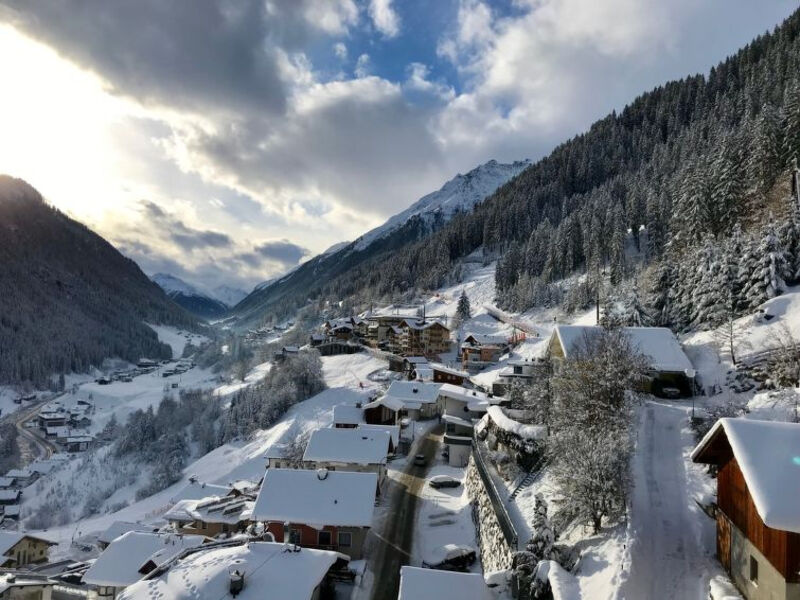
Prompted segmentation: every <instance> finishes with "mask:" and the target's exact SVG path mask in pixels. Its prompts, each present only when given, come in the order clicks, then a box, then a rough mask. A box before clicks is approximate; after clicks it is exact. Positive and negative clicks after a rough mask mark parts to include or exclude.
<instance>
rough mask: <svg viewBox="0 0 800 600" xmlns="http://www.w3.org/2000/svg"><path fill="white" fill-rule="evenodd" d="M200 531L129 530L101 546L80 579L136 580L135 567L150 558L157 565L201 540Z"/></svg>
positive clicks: (102, 582)
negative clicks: (98, 554) (186, 533)
mask: <svg viewBox="0 0 800 600" xmlns="http://www.w3.org/2000/svg"><path fill="white" fill-rule="evenodd" d="M205 539H206V538H205V537H203V536H202V535H175V534H159V533H145V532H141V531H129V532H128V533H126V534H124V535H122V536H120V537H118V538H117V539H115V540H114V541H113V542H111V544H109V546H108V548H106V549H105V550H103V552H102V553H101V554H100V556H98V557H97V560H96V561H94V564H93V565H92V566H91V567H89V570H88V571H86V574H85V575H84V576H83V580H84V581H85V582H87V583H92V584H94V585H110V586H114V587H123V586H127V585H131V584H132V583H135V582H137V581H139V580H140V579H141V578H142V577H143V575H142V573H140V572H139V569H141V568H142V566H143V565H144V564H145V563H146V562H147V561H148V560H152V561H153V562H154V563H155V564H156V565H161V564H164V563H165V562H167V561H168V560H170V559H171V558H173V557H174V556H176V555H177V554H178V553H180V552H182V551H183V550H186V549H187V548H194V547H196V546H199V545H200V544H202V543H203V542H204V541H205Z"/></svg>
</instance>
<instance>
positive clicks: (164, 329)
mask: <svg viewBox="0 0 800 600" xmlns="http://www.w3.org/2000/svg"><path fill="white" fill-rule="evenodd" d="M147 326H148V327H150V329H152V330H153V331H155V332H156V333H157V334H158V339H159V340H160V341H162V342H164V343H165V344H169V345H170V347H171V348H172V358H180V357H181V356H183V349H184V348H185V347H186V344H193V345H195V346H199V345H200V344H203V343H205V342H207V341H208V338H207V337H206V336H204V335H200V334H199V333H192V332H191V331H184V330H182V329H177V328H176V327H171V326H169V325H151V324H150V323H147Z"/></svg>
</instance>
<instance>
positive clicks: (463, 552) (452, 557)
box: [422, 544, 477, 571]
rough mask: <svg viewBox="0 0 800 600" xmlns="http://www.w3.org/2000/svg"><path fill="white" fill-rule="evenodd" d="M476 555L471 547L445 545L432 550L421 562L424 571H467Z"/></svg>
mask: <svg viewBox="0 0 800 600" xmlns="http://www.w3.org/2000/svg"><path fill="white" fill-rule="evenodd" d="M476 557H477V554H476V552H475V548H473V547H472V546H465V545H461V544H445V545H444V546H439V547H438V548H434V550H433V551H432V552H431V553H430V554H429V555H428V556H427V557H426V558H425V560H423V561H422V566H423V567H424V568H426V569H439V570H442V571H467V570H468V569H469V566H470V565H471V564H472V563H474V562H475V559H476Z"/></svg>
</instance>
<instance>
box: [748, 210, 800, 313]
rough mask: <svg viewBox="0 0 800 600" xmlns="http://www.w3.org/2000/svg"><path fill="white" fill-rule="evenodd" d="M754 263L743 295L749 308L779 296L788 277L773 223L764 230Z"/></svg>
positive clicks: (784, 258)
mask: <svg viewBox="0 0 800 600" xmlns="http://www.w3.org/2000/svg"><path fill="white" fill-rule="evenodd" d="M754 258H755V261H754V263H753V266H752V271H751V272H750V278H749V281H748V284H747V285H746V286H745V288H744V290H743V293H744V298H745V301H746V302H747V305H748V306H749V307H750V308H755V307H757V306H758V305H759V304H761V303H762V302H765V301H766V300H769V299H770V298H774V297H775V296H778V295H780V294H781V293H783V291H784V290H785V289H786V282H785V280H786V277H787V275H789V268H788V262H787V260H786V253H785V252H784V251H783V248H782V247H781V244H780V241H779V240H778V235H777V233H776V231H775V224H774V222H772V221H770V223H769V224H768V225H767V226H766V228H765V229H764V234H763V235H762V237H761V241H760V243H759V244H758V247H757V248H756V249H755V253H754Z"/></svg>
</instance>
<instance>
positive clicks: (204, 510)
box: [164, 495, 253, 538]
mask: <svg viewBox="0 0 800 600" xmlns="http://www.w3.org/2000/svg"><path fill="white" fill-rule="evenodd" d="M252 510H253V497H251V496H247V495H239V496H223V497H218V496H210V497H208V498H203V499H201V500H181V501H180V502H178V503H177V504H175V505H174V506H173V507H172V508H170V509H169V510H168V511H167V512H166V513H164V519H166V521H167V522H169V524H170V525H172V527H173V528H174V529H175V531H177V532H178V533H183V534H197V535H204V536H206V537H211V538H214V537H217V536H219V535H228V534H235V533H241V532H243V531H244V530H245V529H246V528H247V526H248V525H249V524H250V514H251V512H252Z"/></svg>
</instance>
